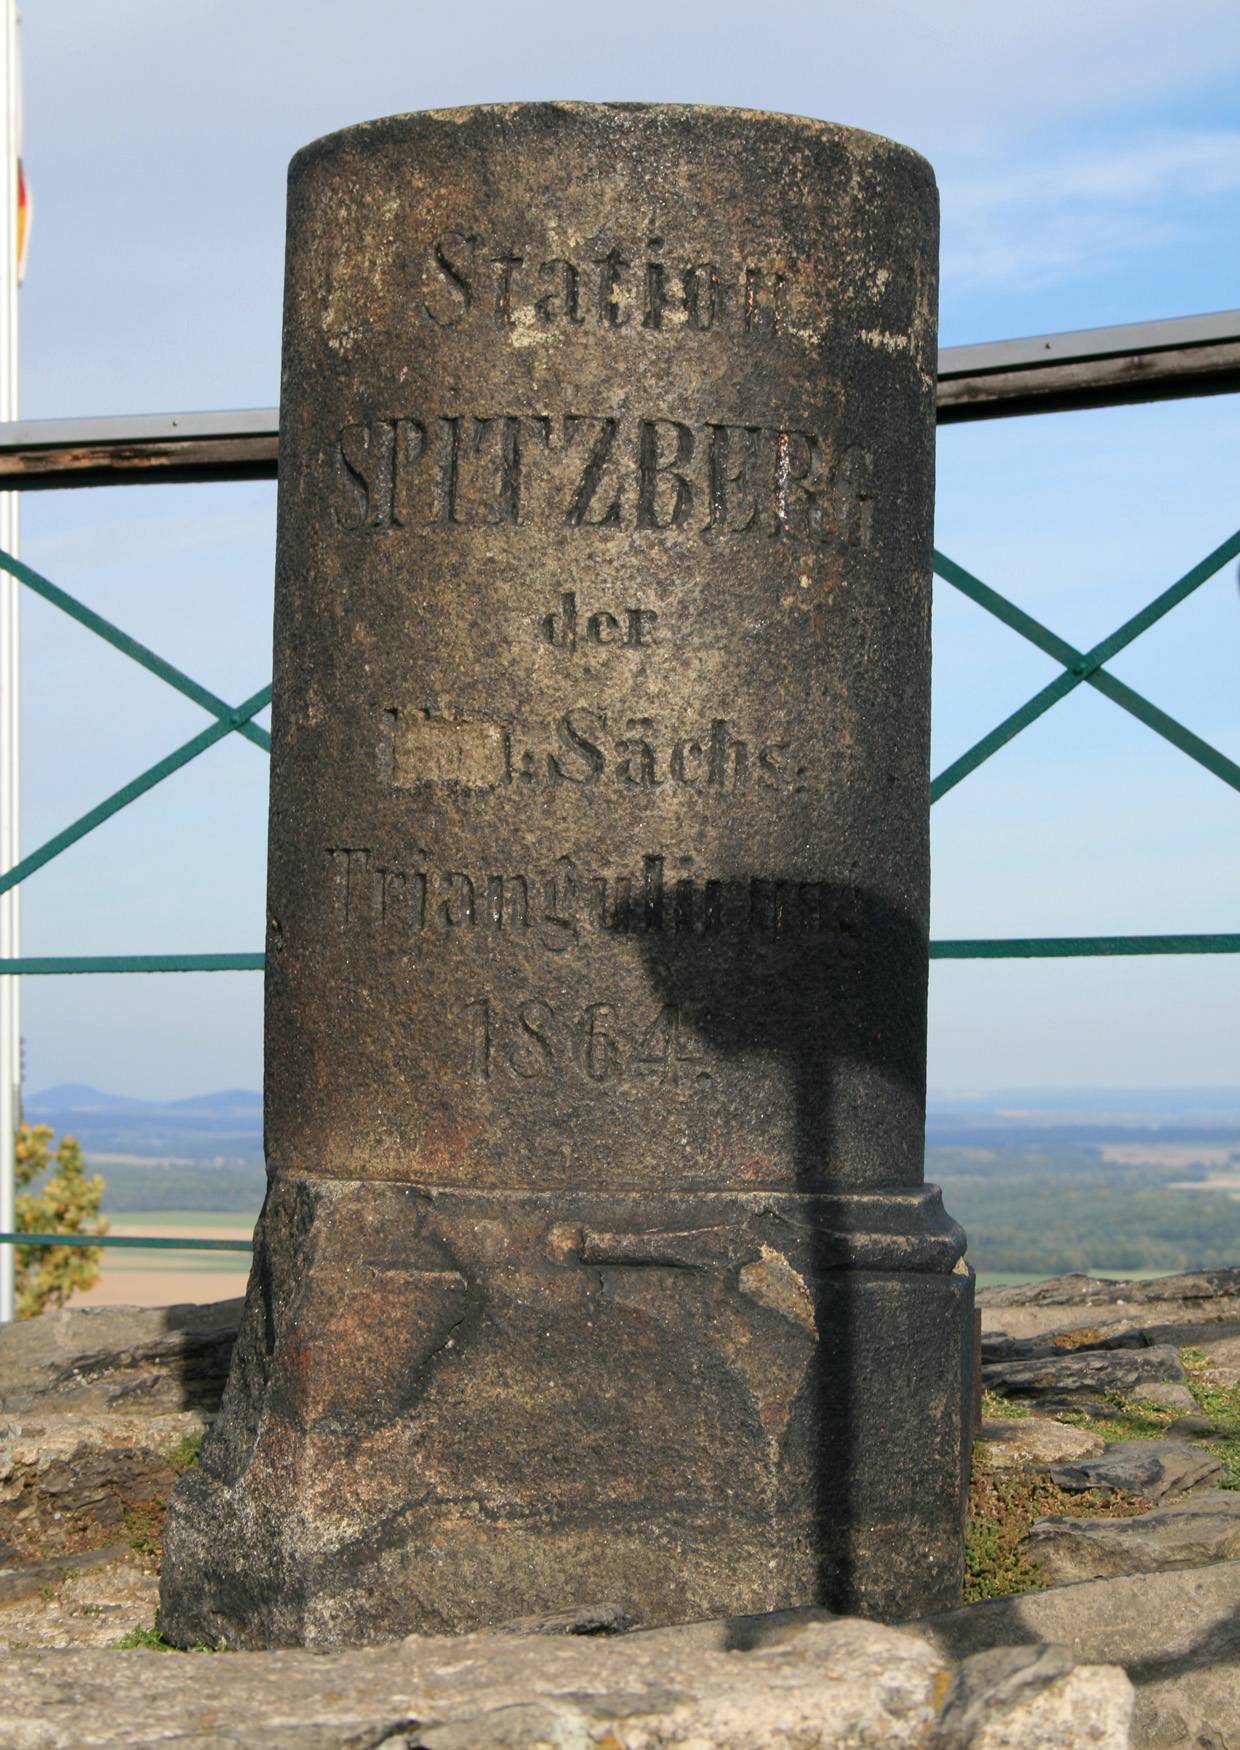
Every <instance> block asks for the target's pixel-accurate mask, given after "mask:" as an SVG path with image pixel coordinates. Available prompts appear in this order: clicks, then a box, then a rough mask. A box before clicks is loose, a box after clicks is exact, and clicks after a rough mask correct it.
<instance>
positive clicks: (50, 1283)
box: [17, 1124, 108, 1319]
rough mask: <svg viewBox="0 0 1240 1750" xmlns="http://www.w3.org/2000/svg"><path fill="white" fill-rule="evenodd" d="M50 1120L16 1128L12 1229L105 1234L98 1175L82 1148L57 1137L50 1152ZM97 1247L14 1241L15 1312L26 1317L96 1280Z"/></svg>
mask: <svg viewBox="0 0 1240 1750" xmlns="http://www.w3.org/2000/svg"><path fill="white" fill-rule="evenodd" d="M52 1136H53V1132H52V1128H51V1125H50V1124H22V1125H19V1127H18V1131H17V1186H18V1194H17V1232H18V1233H27V1234H33V1233H56V1234H105V1233H107V1231H108V1222H107V1218H106V1217H105V1216H102V1215H100V1213H99V1205H100V1202H101V1201H102V1198H103V1180H102V1178H101V1177H100V1176H99V1174H98V1173H93V1174H90V1175H89V1176H88V1175H87V1171H86V1162H85V1160H84V1159H83V1156H82V1150H81V1148H80V1147H79V1146H78V1144H77V1142H76V1141H75V1140H74V1138H73V1137H71V1136H62V1137H61V1139H60V1143H59V1145H58V1146H57V1148H56V1151H55V1153H54V1154H53V1153H52ZM102 1257H103V1252H102V1249H101V1248H100V1247H99V1246H18V1247H17V1316H18V1318H22V1319H30V1318H33V1317H34V1316H35V1314H36V1313H41V1312H42V1311H43V1309H44V1307H47V1306H63V1305H64V1304H65V1302H66V1301H67V1300H68V1298H69V1296H70V1295H71V1294H72V1293H73V1292H74V1291H75V1290H76V1289H79V1288H93V1287H94V1285H95V1283H96V1282H98V1280H99V1262H100V1259H101V1258H102Z"/></svg>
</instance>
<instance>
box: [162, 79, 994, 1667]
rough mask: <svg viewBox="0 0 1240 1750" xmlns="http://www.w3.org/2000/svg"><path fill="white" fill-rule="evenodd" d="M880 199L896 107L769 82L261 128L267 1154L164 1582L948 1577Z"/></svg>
mask: <svg viewBox="0 0 1240 1750" xmlns="http://www.w3.org/2000/svg"><path fill="white" fill-rule="evenodd" d="M936 245H937V203H936V195H935V187H934V181H933V177H932V175H931V172H930V170H929V168H928V166H927V165H926V164H925V163H924V162H923V161H922V160H921V159H920V158H918V157H916V156H915V155H914V154H913V153H911V152H909V151H907V150H905V149H903V148H901V147H899V146H895V145H892V144H891V143H890V142H888V141H886V140H882V139H878V138H876V137H874V136H872V135H868V134H862V133H857V132H853V131H851V130H848V129H842V128H836V127H830V126H828V125H826V124H824V123H821V122H816V121H805V120H800V119H794V118H789V117H783V116H772V115H761V114H752V113H749V112H743V111H727V110H709V109H697V108H681V107H672V106H669V107H662V106H660V107H642V106H635V105H614V106H612V105H599V106H593V105H575V104H530V105H515V106H511V107H506V106H505V107H493V108H480V109H472V110H453V111H444V112H431V113H427V114H422V115H411V116H401V117H395V118H393V119H391V120H387V121H379V122H374V123H370V124H368V125H365V126H362V127H356V128H350V129H347V130H345V131H344V132H342V133H339V134H335V135H332V136H331V137H329V138H327V139H325V140H321V141H319V142H317V143H316V144H314V145H312V146H309V147H307V148H306V149H305V150H304V151H302V152H301V153H299V154H298V156H297V157H296V158H295V159H294V161H293V165H292V170H291V173H290V183H289V229H288V258H287V295H286V306H285V329H284V381H283V400H282V405H281V424H280V509H279V551H278V560H277V600H276V666H275V717H274V729H273V763H272V802H271V835H270V877H269V894H270V917H269V920H268V925H269V927H268V959H267V1068H266V1089H267V1115H266V1146H267V1158H268V1169H269V1174H270V1188H269V1191H268V1196H267V1202H266V1205H265V1208H264V1212H263V1216H262V1220H261V1222H260V1226H259V1230H258V1234H257V1243H256V1251H255V1259H254V1269H253V1274H252V1278H251V1283H250V1291H249V1296H248V1299H247V1302H246V1311H245V1316H244V1321H243V1326H242V1331H241V1336H240V1339H239V1341H238V1345H237V1349H236V1353H235V1356H234V1360H233V1367H232V1374H231V1377H230V1380H229V1385H228V1390H227V1394H226V1397H225V1402H224V1408H223V1412H222V1415H221V1417H220V1419H219V1421H218V1422H217V1424H216V1426H215V1427H214V1428H213V1429H212V1431H211V1433H210V1435H209V1436H208V1438H207V1440H206V1441H205V1443H204V1446H203V1451H202V1459H201V1463H200V1466H199V1467H198V1468H197V1469H195V1470H194V1471H192V1472H190V1473H188V1474H187V1475H186V1476H185V1478H184V1479H183V1480H182V1482H181V1484H180V1485H179V1487H178V1491H177V1493H176V1495H175V1497H174V1500H173V1505H172V1510H171V1514H170V1517H169V1523H168V1532H167V1541H166V1550H167V1557H166V1566H165V1575H164V1586H163V1604H162V1614H161V1623H162V1625H163V1627H164V1632H165V1633H166V1634H168V1635H170V1636H171V1637H172V1638H174V1639H178V1640H182V1641H189V1640H198V1639H205V1640H207V1641H210V1642H212V1643H227V1644H229V1645H237V1646H252V1645H264V1644H273V1643H283V1642H296V1641H308V1642H316V1643H325V1642H331V1641H344V1640H356V1639H366V1638H375V1637H380V1636H389V1635H395V1634H400V1633H404V1632H409V1631H412V1630H434V1629H444V1628H468V1627H474V1626H478V1625H481V1624H486V1623H493V1622H499V1621H503V1620H505V1619H509V1618H513V1617H518V1616H523V1615H529V1614H532V1613H535V1612H541V1611H548V1610H554V1609H558V1608H563V1607H566V1606H569V1605H573V1604H577V1603H583V1602H598V1601H600V1600H605V1601H608V1602H610V1603H613V1604H618V1605H620V1606H621V1607H622V1608H623V1609H624V1610H626V1611H627V1612H629V1613H630V1614H631V1615H632V1616H633V1617H635V1618H637V1619H639V1620H641V1621H644V1622H666V1621H671V1620H676V1619H684V1618H689V1617H700V1616H710V1615H721V1614H738V1613H742V1612H754V1611H761V1610H768V1609H773V1608H777V1607H781V1606H787V1605H795V1604H804V1603H810V1602H814V1601H821V1602H824V1603H827V1604H829V1605H832V1606H834V1607H835V1608H839V1609H857V1610H863V1611H866V1612H870V1613H878V1614H903V1613H910V1612H914V1611H917V1610H919V1609H924V1608H930V1607H933V1606H938V1605H945V1604H949V1603H951V1602H953V1601H955V1600H956V1599H957V1598H958V1595H959V1586H960V1574H961V1510H962V1490H963V1487H964V1477H965V1464H966V1448H967V1441H968V1429H969V1420H970V1419H969V1413H968V1404H967V1401H966V1400H967V1397H968V1392H969V1365H968V1339H969V1331H970V1304H971V1278H970V1276H969V1274H968V1272H967V1270H966V1269H965V1267H964V1265H963V1264H962V1263H961V1262H960V1256H961V1252H962V1250H963V1236H962V1235H961V1233H960V1231H959V1229H958V1228H957V1227H956V1226H955V1224H954V1223H953V1222H951V1221H949V1220H948V1219H947V1217H946V1216H945V1215H944V1214H943V1211H942V1208H941V1205H940V1203H939V1199H938V1193H937V1191H935V1190H934V1189H933V1188H932V1187H926V1186H924V1185H923V1184H922V1143H923V1114H924V1056H925V987H926V964H927V952H926V913H927V884H928V870H927V816H928V785H927V729H928V699H929V662H930V652H929V609H930V539H931V515H932V505H933V439H934V392H935V291H936Z"/></svg>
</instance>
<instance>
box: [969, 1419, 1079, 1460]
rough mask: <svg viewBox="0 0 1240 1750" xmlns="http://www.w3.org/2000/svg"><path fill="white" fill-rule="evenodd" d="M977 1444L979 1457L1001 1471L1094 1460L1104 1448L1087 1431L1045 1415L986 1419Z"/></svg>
mask: <svg viewBox="0 0 1240 1750" xmlns="http://www.w3.org/2000/svg"><path fill="white" fill-rule="evenodd" d="M977 1442H978V1445H977V1450H978V1452H979V1454H980V1455H981V1456H983V1457H984V1458H985V1459H986V1460H987V1461H988V1462H989V1463H990V1464H992V1465H994V1466H996V1467H997V1468H998V1469H1000V1470H1009V1469H1013V1468H1020V1469H1024V1468H1025V1467H1026V1466H1029V1465H1032V1466H1035V1467H1036V1466H1039V1465H1042V1466H1045V1465H1049V1464H1059V1463H1060V1462H1061V1461H1062V1460H1063V1459H1065V1458H1093V1457H1095V1456H1096V1455H1097V1454H1098V1453H1100V1452H1101V1451H1102V1449H1103V1447H1104V1446H1105V1445H1106V1442H1105V1441H1104V1440H1103V1438H1102V1436H1101V1435H1100V1434H1095V1433H1093V1431H1092V1430H1091V1429H1089V1428H1074V1427H1072V1426H1071V1425H1070V1424H1069V1423H1066V1422H1053V1421H1051V1420H1050V1418H1049V1417H1046V1416H1013V1417H1011V1418H1005V1417H997V1416H996V1417H993V1418H992V1417H987V1419H986V1420H985V1421H984V1422H983V1423H982V1427H981V1432H980V1433H979V1434H978V1436H977Z"/></svg>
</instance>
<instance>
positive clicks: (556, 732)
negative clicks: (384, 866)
mask: <svg viewBox="0 0 1240 1750" xmlns="http://www.w3.org/2000/svg"><path fill="white" fill-rule="evenodd" d="M769 734H770V731H769V730H768V731H767V735H769ZM841 757H845V756H843V755H841ZM379 776H380V779H381V781H382V782H383V783H384V784H386V785H388V786H389V787H390V788H392V789H397V790H411V789H414V788H416V787H417V786H418V785H420V784H428V783H429V784H434V783H439V784H444V783H450V784H456V785H458V786H460V787H462V788H465V789H471V790H495V789H504V788H516V789H527V790H536V789H554V788H556V787H557V786H559V785H570V786H571V785H575V786H577V787H578V788H579V789H589V788H592V787H598V788H613V789H617V790H619V791H622V792H623V791H634V790H656V789H660V788H662V786H663V785H665V784H669V785H671V786H672V788H673V789H676V790H687V791H695V792H698V793H700V794H701V795H702V796H703V797H708V796H711V795H716V796H719V795H728V796H737V795H744V794H745V793H747V792H761V791H767V792H776V793H780V794H784V795H789V796H799V795H801V794H803V793H804V792H805V790H806V789H807V788H808V782H809V778H810V776H811V774H810V769H809V767H808V766H807V765H805V764H804V763H803V762H802V761H801V759H800V758H799V757H798V755H797V752H796V745H795V742H794V741H793V740H792V739H791V738H790V737H789V738H784V737H781V738H780V739H778V740H776V739H770V740H767V739H759V738H757V737H754V736H752V735H749V734H744V735H742V734H741V733H740V732H739V730H738V727H737V725H736V724H734V723H733V722H732V721H731V720H730V719H728V718H726V717H715V718H712V719H711V720H710V722H709V723H708V724H706V725H704V726H703V727H702V728H700V729H695V730H691V731H688V732H686V733H677V731H676V730H675V729H674V728H670V727H668V726H667V725H666V724H664V723H661V722H660V721H659V720H658V719H657V718H654V717H645V716H641V717H630V716H627V715H625V714H624V713H623V712H615V711H599V710H595V709H593V708H592V707H590V706H588V705H577V706H574V707H573V708H572V709H571V710H569V711H566V712H565V713H564V714H563V716H562V717H560V718H558V719H557V720H556V721H555V722H554V723H552V724H550V725H548V726H547V728H546V730H545V731H544V732H543V733H542V734H541V735H539V734H537V733H535V732H532V731H526V730H523V729H521V728H520V727H519V726H517V725H513V724H509V723H504V722H502V721H500V720H499V719H478V718H467V719H460V720H457V719H455V718H449V717H435V716H432V715H431V713H430V711H429V710H427V709H423V710H420V711H416V710H415V711H406V710H397V709H396V708H392V709H391V710H387V711H384V712H383V713H382V714H381V717H380V726H379Z"/></svg>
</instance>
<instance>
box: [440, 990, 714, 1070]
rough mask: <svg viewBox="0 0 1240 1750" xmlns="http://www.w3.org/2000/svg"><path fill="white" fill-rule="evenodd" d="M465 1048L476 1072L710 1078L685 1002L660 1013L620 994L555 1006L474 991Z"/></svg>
mask: <svg viewBox="0 0 1240 1750" xmlns="http://www.w3.org/2000/svg"><path fill="white" fill-rule="evenodd" d="M464 1019H465V1051H466V1061H467V1065H468V1073H469V1076H470V1078H471V1079H472V1080H474V1081H478V1082H490V1081H492V1080H495V1079H509V1078H511V1079H513V1080H515V1081H518V1082H537V1081H547V1080H552V1081H560V1080H563V1079H564V1078H565V1077H568V1076H578V1077H583V1078H585V1079H586V1080H588V1081H591V1082H594V1083H596V1084H598V1085H600V1086H601V1085H603V1084H605V1083H618V1082H638V1083H641V1082H645V1083H647V1084H654V1085H656V1086H658V1087H664V1088H675V1087H694V1086H697V1087H703V1086H705V1085H706V1084H707V1083H709V1082H710V1080H711V1071H710V1069H709V1068H708V1066H707V1063H706V1059H705V1056H704V1054H703V1051H702V1047H701V1043H700V1041H699V1040H698V1039H697V1038H695V1036H694V1031H693V1027H692V1024H691V1021H690V1018H689V1016H688V1015H687V1014H686V1012H685V1011H684V1009H683V1007H682V1005H681V1004H679V1003H664V1004H663V1005H662V1006H661V1007H660V1008H659V1009H658V1011H657V1013H656V1014H655V1015H654V1017H653V1019H651V1017H650V1016H649V1015H642V1016H636V1015H631V1014H629V1013H628V1012H627V1011H626V1010H625V1008H624V1006H623V1005H622V1004H621V1003H618V1002H592V1003H584V1004H580V1005H578V1006H575V1007H571V1008H570V1007H569V1006H566V1005H564V1004H562V1003H561V1004H559V1005H558V1006H555V1007H553V1006H552V1004H551V1003H549V1002H547V1000H546V999H545V998H544V997H536V996H522V995H520V994H515V995H513V996H512V997H510V998H507V999H505V1000H503V1001H498V1000H496V999H494V998H492V997H490V996H481V997H474V998H472V999H470V1000H469V1001H467V1002H466V1003H465V1005H464Z"/></svg>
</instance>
